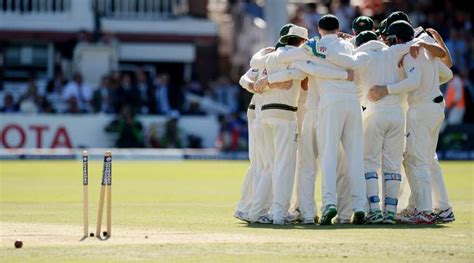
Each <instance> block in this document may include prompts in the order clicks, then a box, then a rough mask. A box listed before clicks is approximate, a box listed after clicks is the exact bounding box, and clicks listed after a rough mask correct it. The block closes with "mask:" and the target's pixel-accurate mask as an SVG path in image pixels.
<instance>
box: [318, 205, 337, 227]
mask: <svg viewBox="0 0 474 263" xmlns="http://www.w3.org/2000/svg"><path fill="white" fill-rule="evenodd" d="M336 215H337V208H336V206H335V205H326V207H325V208H324V211H323V216H322V217H321V221H320V222H319V224H320V225H323V226H327V225H332V219H333V218H334V217H335V216H336Z"/></svg>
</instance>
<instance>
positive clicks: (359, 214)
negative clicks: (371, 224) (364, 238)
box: [352, 211, 365, 225]
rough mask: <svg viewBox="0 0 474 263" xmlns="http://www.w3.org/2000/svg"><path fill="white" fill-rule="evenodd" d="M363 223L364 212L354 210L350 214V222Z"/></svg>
mask: <svg viewBox="0 0 474 263" xmlns="http://www.w3.org/2000/svg"><path fill="white" fill-rule="evenodd" d="M364 223H365V212H364V211H356V212H354V215H353V216H352V224H354V225H363V224H364Z"/></svg>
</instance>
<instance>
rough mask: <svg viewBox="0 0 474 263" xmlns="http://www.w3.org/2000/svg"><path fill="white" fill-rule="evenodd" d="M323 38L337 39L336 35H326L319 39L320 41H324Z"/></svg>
mask: <svg viewBox="0 0 474 263" xmlns="http://www.w3.org/2000/svg"><path fill="white" fill-rule="evenodd" d="M325 38H337V34H328V35H324V36H322V37H321V39H325Z"/></svg>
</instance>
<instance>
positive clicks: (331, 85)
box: [316, 34, 357, 96]
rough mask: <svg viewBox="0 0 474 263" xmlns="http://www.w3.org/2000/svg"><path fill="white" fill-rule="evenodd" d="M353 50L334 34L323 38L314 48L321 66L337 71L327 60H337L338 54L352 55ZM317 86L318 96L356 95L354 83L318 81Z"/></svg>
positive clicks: (332, 80)
mask: <svg viewBox="0 0 474 263" xmlns="http://www.w3.org/2000/svg"><path fill="white" fill-rule="evenodd" d="M352 52H353V48H352V45H351V44H350V43H348V42H347V41H345V40H343V39H340V38H338V37H337V35H336V34H329V35H325V36H323V37H322V38H321V39H320V41H319V42H318V44H317V46H316V56H318V57H320V58H322V59H324V61H323V62H321V65H324V66H328V67H332V68H334V69H339V68H338V67H336V66H335V65H334V64H332V63H330V62H329V61H328V60H327V58H328V56H332V58H331V59H337V56H338V55H339V54H345V55H352ZM317 85H318V87H319V89H320V95H321V96H324V95H330V94H334V95H344V94H348V95H354V96H355V95H356V93H357V89H356V86H355V84H354V82H351V81H347V80H334V79H318V80H317Z"/></svg>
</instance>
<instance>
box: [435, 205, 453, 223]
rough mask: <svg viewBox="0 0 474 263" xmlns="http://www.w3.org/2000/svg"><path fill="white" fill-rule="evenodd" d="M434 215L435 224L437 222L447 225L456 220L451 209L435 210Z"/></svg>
mask: <svg viewBox="0 0 474 263" xmlns="http://www.w3.org/2000/svg"><path fill="white" fill-rule="evenodd" d="M434 214H435V217H436V222H439V223H449V222H453V221H454V220H456V218H455V217H454V213H453V208H452V207H450V208H448V209H445V210H435V212H434Z"/></svg>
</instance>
